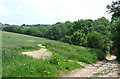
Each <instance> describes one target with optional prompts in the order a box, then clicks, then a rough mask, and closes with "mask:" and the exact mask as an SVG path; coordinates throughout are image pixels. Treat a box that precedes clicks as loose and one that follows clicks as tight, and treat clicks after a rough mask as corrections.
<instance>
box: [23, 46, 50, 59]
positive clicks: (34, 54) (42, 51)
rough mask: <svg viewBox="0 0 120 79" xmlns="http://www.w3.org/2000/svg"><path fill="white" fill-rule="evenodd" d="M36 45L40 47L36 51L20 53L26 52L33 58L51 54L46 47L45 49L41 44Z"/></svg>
mask: <svg viewBox="0 0 120 79" xmlns="http://www.w3.org/2000/svg"><path fill="white" fill-rule="evenodd" d="M38 46H40V47H41V49H40V50H38V51H30V52H22V54H26V55H28V56H32V57H34V58H43V59H45V57H50V56H52V53H51V52H49V51H48V50H47V49H45V46H42V44H38Z"/></svg>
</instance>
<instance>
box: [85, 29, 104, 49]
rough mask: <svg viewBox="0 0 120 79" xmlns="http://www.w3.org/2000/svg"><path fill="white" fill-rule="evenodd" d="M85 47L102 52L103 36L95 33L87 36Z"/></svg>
mask: <svg viewBox="0 0 120 79" xmlns="http://www.w3.org/2000/svg"><path fill="white" fill-rule="evenodd" d="M86 37H87V47H90V48H96V49H101V50H103V49H104V47H105V43H104V42H105V40H104V36H103V35H102V34H101V33H98V32H96V31H94V32H90V33H89V34H87V36H86Z"/></svg>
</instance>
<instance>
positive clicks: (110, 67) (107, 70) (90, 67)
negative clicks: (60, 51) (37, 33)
mask: <svg viewBox="0 0 120 79" xmlns="http://www.w3.org/2000/svg"><path fill="white" fill-rule="evenodd" d="M38 46H40V47H42V48H41V49H40V50H38V51H31V52H22V54H26V55H28V56H32V57H35V58H43V59H45V57H49V56H51V55H52V53H51V52H48V50H47V49H45V46H42V44H38ZM106 59H107V60H104V61H99V62H97V63H95V64H85V63H83V62H78V63H79V64H80V65H83V66H85V68H84V69H76V70H73V71H71V72H70V73H69V74H67V75H65V76H63V77H118V76H119V75H120V63H118V62H117V61H116V60H115V59H116V56H113V55H108V56H106ZM119 77H120V76H119Z"/></svg>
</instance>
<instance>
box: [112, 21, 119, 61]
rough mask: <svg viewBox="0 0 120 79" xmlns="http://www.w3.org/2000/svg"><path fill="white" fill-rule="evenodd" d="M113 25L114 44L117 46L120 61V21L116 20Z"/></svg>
mask: <svg viewBox="0 0 120 79" xmlns="http://www.w3.org/2000/svg"><path fill="white" fill-rule="evenodd" d="M113 26H114V28H113V45H114V47H115V48H116V53H117V56H118V57H117V60H119V61H120V42H119V41H120V21H119V20H116V21H115V22H114V23H113Z"/></svg>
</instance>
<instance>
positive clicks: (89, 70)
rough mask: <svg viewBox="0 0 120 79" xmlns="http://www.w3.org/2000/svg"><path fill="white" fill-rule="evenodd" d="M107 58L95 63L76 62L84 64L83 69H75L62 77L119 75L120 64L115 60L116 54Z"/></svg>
mask: <svg viewBox="0 0 120 79" xmlns="http://www.w3.org/2000/svg"><path fill="white" fill-rule="evenodd" d="M106 59H107V60H104V61H99V62H97V63H95V64H85V63H83V62H78V63H79V64H81V65H83V66H85V68H84V69H76V70H73V71H72V72H70V73H69V74H68V75H65V76H63V77H119V75H120V64H119V63H118V62H117V61H115V59H116V56H113V55H112V56H110V55H109V56H106Z"/></svg>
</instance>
